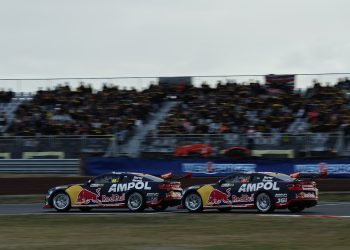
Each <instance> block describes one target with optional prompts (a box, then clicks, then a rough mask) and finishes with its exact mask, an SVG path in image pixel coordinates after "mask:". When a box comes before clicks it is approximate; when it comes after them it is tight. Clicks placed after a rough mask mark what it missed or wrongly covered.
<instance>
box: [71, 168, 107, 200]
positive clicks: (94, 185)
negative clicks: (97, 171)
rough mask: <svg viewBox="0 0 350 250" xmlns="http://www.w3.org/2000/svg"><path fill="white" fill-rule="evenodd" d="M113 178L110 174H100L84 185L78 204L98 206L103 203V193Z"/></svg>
mask: <svg viewBox="0 0 350 250" xmlns="http://www.w3.org/2000/svg"><path fill="white" fill-rule="evenodd" d="M110 180H111V177H110V175H108V174H105V175H100V176H97V177H96V178H94V179H92V180H90V181H89V182H87V183H85V184H84V185H82V186H81V187H82V189H81V190H80V192H79V194H78V197H77V200H76V205H78V206H98V205H100V204H101V194H102V192H103V189H104V187H105V185H108V184H109V182H110Z"/></svg>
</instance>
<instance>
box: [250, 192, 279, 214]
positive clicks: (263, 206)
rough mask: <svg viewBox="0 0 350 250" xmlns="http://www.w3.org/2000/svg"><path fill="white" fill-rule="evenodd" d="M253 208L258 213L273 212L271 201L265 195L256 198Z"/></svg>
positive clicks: (267, 195)
mask: <svg viewBox="0 0 350 250" xmlns="http://www.w3.org/2000/svg"><path fill="white" fill-rule="evenodd" d="M255 207H256V208H257V209H258V210H259V212H260V213H271V212H272V211H273V210H275V206H274V204H273V200H272V199H271V196H270V195H269V194H267V193H260V194H258V195H257V196H256V198H255Z"/></svg>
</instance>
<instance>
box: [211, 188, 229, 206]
mask: <svg viewBox="0 0 350 250" xmlns="http://www.w3.org/2000/svg"><path fill="white" fill-rule="evenodd" d="M228 197H229V195H228V194H226V193H224V192H221V191H220V190H217V189H214V190H213V191H211V193H210V195H209V197H208V202H207V203H213V204H216V205H218V204H221V203H225V204H231V201H230V200H229V199H228Z"/></svg>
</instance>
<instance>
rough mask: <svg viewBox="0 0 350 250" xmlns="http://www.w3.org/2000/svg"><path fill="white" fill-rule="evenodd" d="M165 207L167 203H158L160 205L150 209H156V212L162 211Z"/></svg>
mask: <svg viewBox="0 0 350 250" xmlns="http://www.w3.org/2000/svg"><path fill="white" fill-rule="evenodd" d="M167 208H168V206H167V205H160V206H155V207H152V209H153V210H154V211H157V212H162V211H164V210H166V209H167Z"/></svg>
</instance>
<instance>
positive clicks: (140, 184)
mask: <svg viewBox="0 0 350 250" xmlns="http://www.w3.org/2000/svg"><path fill="white" fill-rule="evenodd" d="M181 198H182V188H181V183H180V182H175V181H168V180H164V179H162V178H159V177H156V176H153V175H148V174H141V173H127V172H126V173H117V172H112V173H107V174H103V175H100V176H97V177H95V178H93V179H91V180H89V181H88V182H86V183H84V184H77V185H67V186H60V187H55V188H51V189H50V190H49V191H48V193H47V195H46V201H45V205H44V208H54V209H56V210H57V211H58V212H65V211H68V210H69V209H71V208H79V209H80V210H82V211H89V210H91V209H92V208H119V207H127V208H128V209H129V210H130V211H132V212H141V211H143V210H144V209H145V208H146V207H151V208H153V209H154V210H157V211H161V210H165V209H166V208H167V207H168V206H177V205H179V204H180V203H181Z"/></svg>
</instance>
